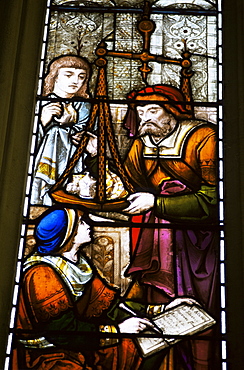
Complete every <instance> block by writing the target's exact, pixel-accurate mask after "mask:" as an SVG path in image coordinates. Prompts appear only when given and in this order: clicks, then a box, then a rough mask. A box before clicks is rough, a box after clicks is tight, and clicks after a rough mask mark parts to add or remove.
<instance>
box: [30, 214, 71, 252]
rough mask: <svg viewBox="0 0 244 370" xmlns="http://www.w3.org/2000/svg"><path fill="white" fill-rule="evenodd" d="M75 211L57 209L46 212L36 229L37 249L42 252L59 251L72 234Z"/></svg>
mask: <svg viewBox="0 0 244 370" xmlns="http://www.w3.org/2000/svg"><path fill="white" fill-rule="evenodd" d="M75 215H76V213H75V211H74V210H72V209H55V210H51V211H48V212H47V213H45V214H44V215H43V217H42V219H41V220H40V222H39V224H38V225H37V227H36V230H35V238H36V245H37V250H38V252H39V253H41V254H49V253H53V252H57V251H58V250H59V249H60V248H61V247H62V246H63V244H64V243H65V242H66V241H67V240H68V238H69V237H70V236H71V234H72V231H73V228H74V224H75Z"/></svg>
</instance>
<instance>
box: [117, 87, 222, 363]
mask: <svg viewBox="0 0 244 370" xmlns="http://www.w3.org/2000/svg"><path fill="white" fill-rule="evenodd" d="M129 98H133V99H134V102H133V104H134V106H136V113H137V117H136V116H135V111H133V110H132V109H131V110H130V111H129V114H128V116H127V121H126V126H127V127H128V128H129V129H130V130H131V134H132V135H135V134H136V138H135V140H134V141H133V144H132V147H131V149H130V151H129V153H128V156H127V158H126V161H125V167H126V170H127V172H128V175H129V176H130V179H131V181H132V183H133V185H134V187H135V190H136V193H135V194H132V195H131V196H130V197H129V198H128V200H129V201H130V205H129V206H128V207H127V208H126V209H125V210H124V211H125V212H127V213H129V214H131V215H137V214H140V216H136V217H135V216H133V218H132V222H133V221H134V222H140V224H139V225H140V226H141V227H140V228H138V227H137V228H132V252H131V263H130V266H129V268H128V269H127V274H128V275H130V276H132V277H133V278H134V281H135V282H136V283H135V284H134V286H133V287H132V289H131V292H130V293H129V296H131V297H134V298H135V297H138V298H140V299H142V300H144V301H145V300H146V301H147V302H148V303H151V304H165V303H168V302H169V301H170V300H171V299H174V298H176V297H182V296H188V297H193V298H195V299H197V300H198V301H199V302H200V303H201V304H202V305H203V306H204V307H205V308H206V309H207V310H209V311H210V312H211V313H212V314H213V315H214V316H215V317H216V318H217V317H218V306H219V294H218V291H219V289H218V287H219V284H218V280H219V278H218V232H216V231H214V230H213V225H214V224H215V225H216V224H217V193H216V181H217V170H216V164H217V161H216V130H215V126H214V125H213V124H211V123H209V122H206V121H202V120H196V119H193V118H192V114H191V113H190V112H189V111H188V110H187V109H186V102H185V99H184V97H183V95H182V93H181V92H180V91H179V90H178V89H177V88H174V87H171V86H167V85H157V86H153V87H146V88H145V89H143V90H141V91H138V92H133V93H132V94H130V95H129ZM138 121H139V122H138ZM181 225H182V226H181ZM137 226H138V225H137ZM211 347H212V348H214V346H213V345H212V346H211V345H210V343H209V342H208V340H205V341H204V340H196V341H193V347H192V351H193V357H194V361H193V362H192V363H194V365H192V367H191V368H192V369H193V368H194V369H201V370H203V369H210V368H211V364H217V362H215V361H216V358H215V360H214V356H213V353H212V352H211ZM215 349H216V348H215ZM214 351H215V350H214ZM215 352H216V351H215ZM184 356H185V355H184V354H182V358H183V357H184ZM187 357H188V362H191V361H190V360H189V356H187ZM176 368H177V367H173V369H176Z"/></svg>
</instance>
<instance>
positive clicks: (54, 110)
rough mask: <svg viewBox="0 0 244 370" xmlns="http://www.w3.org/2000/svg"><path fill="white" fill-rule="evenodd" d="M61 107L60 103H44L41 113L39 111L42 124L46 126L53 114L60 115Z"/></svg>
mask: <svg viewBox="0 0 244 370" xmlns="http://www.w3.org/2000/svg"><path fill="white" fill-rule="evenodd" d="M62 112H63V109H62V105H61V103H50V104H47V105H45V106H44V107H43V108H42V113H41V122H42V124H43V126H44V127H45V126H47V125H48V124H49V123H50V122H51V120H52V118H53V116H56V117H60V116H61V115H62Z"/></svg>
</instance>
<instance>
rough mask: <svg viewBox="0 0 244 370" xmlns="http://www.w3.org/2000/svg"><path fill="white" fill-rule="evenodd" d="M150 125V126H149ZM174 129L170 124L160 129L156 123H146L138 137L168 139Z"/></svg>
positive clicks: (139, 130)
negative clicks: (149, 136)
mask: <svg viewBox="0 0 244 370" xmlns="http://www.w3.org/2000/svg"><path fill="white" fill-rule="evenodd" d="M149 123H150V126H147V124H149ZM172 130H173V128H172V127H171V125H170V124H167V123H166V124H165V126H164V127H158V126H157V125H156V124H155V123H154V122H145V123H143V125H142V126H140V127H139V128H138V136H139V137H140V136H145V135H152V136H155V137H156V138H158V139H161V138H164V137H166V136H167V135H168V134H169V133H170V132H171V131H172Z"/></svg>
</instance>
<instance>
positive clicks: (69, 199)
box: [50, 190, 129, 212]
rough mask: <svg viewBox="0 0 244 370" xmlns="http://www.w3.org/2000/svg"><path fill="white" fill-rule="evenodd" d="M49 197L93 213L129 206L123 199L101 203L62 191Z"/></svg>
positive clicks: (57, 191)
mask: <svg viewBox="0 0 244 370" xmlns="http://www.w3.org/2000/svg"><path fill="white" fill-rule="evenodd" d="M50 195H51V197H52V198H53V199H54V200H55V201H56V202H58V203H65V204H73V205H76V206H82V207H85V208H87V209H88V210H94V211H106V212H109V211H121V210H123V209H124V208H126V207H128V205H129V202H128V201H127V200H126V199H125V198H124V199H112V200H106V202H104V203H102V202H98V201H97V200H95V199H86V198H80V197H78V196H76V195H74V194H69V193H66V192H65V191H63V190H56V191H54V192H53V193H51V194H50Z"/></svg>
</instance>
